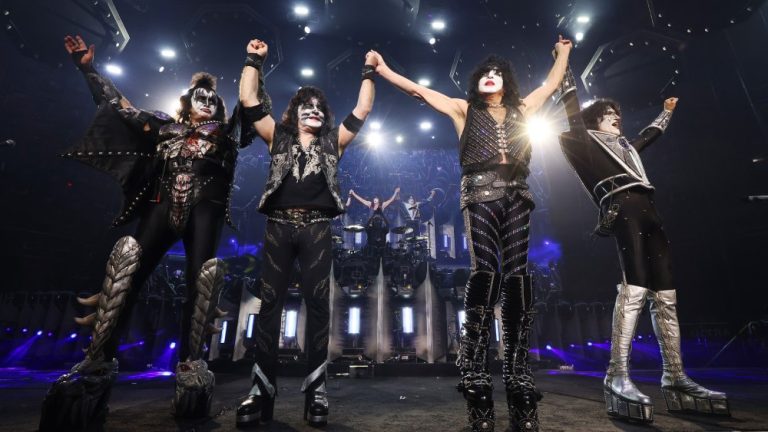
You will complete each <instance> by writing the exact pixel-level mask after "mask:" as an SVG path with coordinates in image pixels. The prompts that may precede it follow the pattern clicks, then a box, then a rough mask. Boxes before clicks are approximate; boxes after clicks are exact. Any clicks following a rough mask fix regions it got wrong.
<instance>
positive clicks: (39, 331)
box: [35, 330, 43, 336]
mask: <svg viewBox="0 0 768 432" xmlns="http://www.w3.org/2000/svg"><path fill="white" fill-rule="evenodd" d="M35 334H36V335H38V336H42V334H43V331H42V330H38V331H37V333H35Z"/></svg>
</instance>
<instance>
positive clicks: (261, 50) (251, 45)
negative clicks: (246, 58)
mask: <svg viewBox="0 0 768 432" xmlns="http://www.w3.org/2000/svg"><path fill="white" fill-rule="evenodd" d="M245 50H246V51H247V52H248V54H257V55H259V56H261V57H265V58H266V57H267V51H269V46H268V45H267V43H266V42H264V41H262V40H259V39H251V40H250V42H248V46H247V47H245Z"/></svg>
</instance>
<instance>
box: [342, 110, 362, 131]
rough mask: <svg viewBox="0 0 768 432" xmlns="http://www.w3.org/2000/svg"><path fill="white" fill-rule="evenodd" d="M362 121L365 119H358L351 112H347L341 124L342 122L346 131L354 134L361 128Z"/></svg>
mask: <svg viewBox="0 0 768 432" xmlns="http://www.w3.org/2000/svg"><path fill="white" fill-rule="evenodd" d="M363 123H365V120H360V119H359V118H357V117H355V115H354V114H352V113H349V115H348V116H347V118H345V119H344V121H343V122H341V124H343V125H344V127H345V128H347V130H348V131H350V132H352V133H354V134H356V133H358V132H360V129H362V128H363Z"/></svg>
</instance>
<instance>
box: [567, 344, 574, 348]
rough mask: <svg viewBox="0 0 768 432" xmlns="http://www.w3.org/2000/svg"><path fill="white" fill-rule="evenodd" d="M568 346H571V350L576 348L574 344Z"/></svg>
mask: <svg viewBox="0 0 768 432" xmlns="http://www.w3.org/2000/svg"><path fill="white" fill-rule="evenodd" d="M568 346H570V347H571V348H576V345H574V344H570V345H568Z"/></svg>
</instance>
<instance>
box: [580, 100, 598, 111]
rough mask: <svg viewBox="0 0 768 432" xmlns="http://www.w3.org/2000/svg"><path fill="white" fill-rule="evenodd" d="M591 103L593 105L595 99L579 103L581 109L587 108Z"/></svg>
mask: <svg viewBox="0 0 768 432" xmlns="http://www.w3.org/2000/svg"><path fill="white" fill-rule="evenodd" d="M593 103H595V99H590V100H588V101H584V102H582V103H581V109H584V108H589V107H590V106H591V105H592V104H593Z"/></svg>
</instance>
